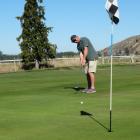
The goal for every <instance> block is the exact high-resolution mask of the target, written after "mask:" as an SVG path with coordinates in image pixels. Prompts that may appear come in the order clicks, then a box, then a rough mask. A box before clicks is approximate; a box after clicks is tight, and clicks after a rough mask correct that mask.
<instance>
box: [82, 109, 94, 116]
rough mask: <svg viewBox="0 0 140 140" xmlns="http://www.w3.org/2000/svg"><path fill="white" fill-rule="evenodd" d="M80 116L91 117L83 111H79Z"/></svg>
mask: <svg viewBox="0 0 140 140" xmlns="http://www.w3.org/2000/svg"><path fill="white" fill-rule="evenodd" d="M80 115H81V116H92V114H90V113H88V112H86V111H83V110H81V111H80Z"/></svg>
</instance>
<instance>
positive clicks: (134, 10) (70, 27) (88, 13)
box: [0, 0, 140, 54]
mask: <svg viewBox="0 0 140 140" xmlns="http://www.w3.org/2000/svg"><path fill="white" fill-rule="evenodd" d="M105 2H106V0H44V6H45V9H46V10H45V11H46V13H45V16H46V21H45V23H46V25H47V26H51V27H53V32H51V33H50V34H49V41H50V42H51V43H54V44H57V47H58V49H57V51H58V52H64V51H75V52H76V51H77V50H76V45H74V44H72V43H71V41H70V39H69V38H70V36H71V35H72V34H77V35H79V36H86V37H88V38H89V39H90V40H91V42H92V43H93V45H94V47H95V48H96V50H100V49H103V48H105V47H106V46H109V45H110V32H111V22H110V19H109V17H108V14H107V12H106V11H105V7H104V6H105ZM24 3H25V0H1V4H0V17H1V20H0V51H2V52H3V53H4V54H18V53H20V47H19V45H18V42H17V41H16V37H18V36H19V35H20V33H21V27H20V23H19V21H18V20H16V18H15V17H16V16H20V15H22V13H23V8H24ZM139 9H140V0H135V1H133V0H119V11H120V22H119V24H118V25H117V26H115V27H114V43H115V42H118V41H121V40H123V39H125V38H127V37H130V36H133V35H138V34H140V28H139V26H140V14H139V13H140V12H139Z"/></svg>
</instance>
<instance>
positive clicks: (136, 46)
mask: <svg viewBox="0 0 140 140" xmlns="http://www.w3.org/2000/svg"><path fill="white" fill-rule="evenodd" d="M102 53H104V55H105V56H106V55H109V47H108V48H105V49H104V50H103V51H102ZM133 54H134V55H140V35H137V36H133V37H129V38H127V39H125V40H123V41H120V42H118V43H116V44H114V45H113V55H133Z"/></svg>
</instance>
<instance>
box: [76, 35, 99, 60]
mask: <svg viewBox="0 0 140 140" xmlns="http://www.w3.org/2000/svg"><path fill="white" fill-rule="evenodd" d="M85 47H88V54H87V57H86V60H87V61H93V60H95V59H98V56H97V53H96V50H95V49H94V47H93V45H92V43H91V42H90V40H89V39H88V38H86V37H81V38H80V42H79V43H78V44H77V49H78V51H79V52H82V53H83V52H84V48H85Z"/></svg>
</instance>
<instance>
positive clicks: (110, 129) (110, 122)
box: [109, 20, 114, 132]
mask: <svg viewBox="0 0 140 140" xmlns="http://www.w3.org/2000/svg"><path fill="white" fill-rule="evenodd" d="M113 28H114V26H113V20H112V27H111V47H110V54H111V56H110V57H111V60H110V121H109V132H112V62H113V53H112V47H113V31H114V29H113Z"/></svg>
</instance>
